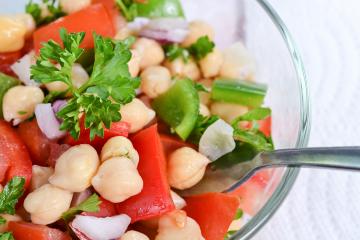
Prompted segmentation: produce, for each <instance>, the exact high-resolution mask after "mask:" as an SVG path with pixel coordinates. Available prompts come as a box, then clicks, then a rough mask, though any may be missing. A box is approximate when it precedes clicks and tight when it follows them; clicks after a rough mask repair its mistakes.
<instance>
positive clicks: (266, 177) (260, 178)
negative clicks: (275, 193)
mask: <svg viewBox="0 0 360 240" xmlns="http://www.w3.org/2000/svg"><path fill="white" fill-rule="evenodd" d="M275 170H276V169H275V168H268V169H262V170H259V171H257V172H256V173H255V174H254V176H252V177H251V179H252V180H253V181H255V182H256V183H258V184H259V185H260V186H261V187H263V188H265V187H266V186H267V185H268V183H269V182H270V180H271V178H272V177H273V175H274V171H275Z"/></svg>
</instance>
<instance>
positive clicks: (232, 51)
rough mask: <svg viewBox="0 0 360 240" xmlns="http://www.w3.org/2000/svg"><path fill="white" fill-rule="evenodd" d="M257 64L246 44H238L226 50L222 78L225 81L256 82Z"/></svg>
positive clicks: (221, 72) (221, 70) (221, 71)
mask: <svg viewBox="0 0 360 240" xmlns="http://www.w3.org/2000/svg"><path fill="white" fill-rule="evenodd" d="M255 71H256V63H255V60H254V58H253V57H252V56H251V54H250V53H249V51H248V50H247V49H246V48H245V46H244V44H243V43H241V42H237V43H235V44H233V45H232V46H230V47H229V48H227V49H225V51H224V62H223V64H222V66H221V69H220V74H219V75H220V76H222V77H224V78H225V79H226V78H227V79H243V80H249V81H252V80H254V77H255Z"/></svg>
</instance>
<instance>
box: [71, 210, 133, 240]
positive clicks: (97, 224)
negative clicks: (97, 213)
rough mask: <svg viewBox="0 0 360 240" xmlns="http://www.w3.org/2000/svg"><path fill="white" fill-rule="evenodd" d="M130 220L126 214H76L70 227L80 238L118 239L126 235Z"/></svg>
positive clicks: (93, 239) (95, 239) (94, 239)
mask: <svg viewBox="0 0 360 240" xmlns="http://www.w3.org/2000/svg"><path fill="white" fill-rule="evenodd" d="M130 222H131V219H130V217H129V216H128V215H126V214H121V215H116V216H113V217H106V218H98V217H92V216H83V215H76V217H75V219H74V220H73V221H72V222H71V224H70V227H71V228H72V229H73V230H74V232H75V233H76V235H77V236H78V237H79V238H80V239H92V240H97V239H118V238H120V237H121V236H122V235H124V233H125V231H126V229H127V228H128V226H129V225H130Z"/></svg>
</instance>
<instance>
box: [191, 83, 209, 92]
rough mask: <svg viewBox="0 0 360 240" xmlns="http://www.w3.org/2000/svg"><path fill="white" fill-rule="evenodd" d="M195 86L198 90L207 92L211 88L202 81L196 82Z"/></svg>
mask: <svg viewBox="0 0 360 240" xmlns="http://www.w3.org/2000/svg"><path fill="white" fill-rule="evenodd" d="M194 86H195V88H196V90H197V91H198V92H206V93H209V92H210V90H209V89H208V88H206V87H205V86H204V85H203V84H201V83H197V82H194Z"/></svg>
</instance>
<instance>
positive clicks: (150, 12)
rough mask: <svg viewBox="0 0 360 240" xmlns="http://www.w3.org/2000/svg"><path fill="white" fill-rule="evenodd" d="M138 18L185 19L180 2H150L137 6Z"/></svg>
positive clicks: (169, 0)
mask: <svg viewBox="0 0 360 240" xmlns="http://www.w3.org/2000/svg"><path fill="white" fill-rule="evenodd" d="M137 13H138V16H141V17H148V18H158V17H184V11H183V9H182V6H181V3H180V1H179V0H149V1H148V2H147V3H145V4H140V3H138V4H137Z"/></svg>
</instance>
